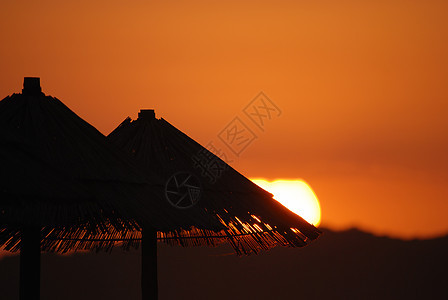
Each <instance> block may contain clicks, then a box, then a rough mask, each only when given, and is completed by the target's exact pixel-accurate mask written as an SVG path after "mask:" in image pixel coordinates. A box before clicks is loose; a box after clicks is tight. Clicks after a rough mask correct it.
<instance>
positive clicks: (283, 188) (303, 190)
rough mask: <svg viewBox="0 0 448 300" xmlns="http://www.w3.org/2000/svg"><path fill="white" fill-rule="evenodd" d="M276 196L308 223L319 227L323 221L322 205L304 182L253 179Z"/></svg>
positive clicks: (276, 198)
mask: <svg viewBox="0 0 448 300" xmlns="http://www.w3.org/2000/svg"><path fill="white" fill-rule="evenodd" d="M251 180H252V181H253V182H254V183H256V184H257V185H259V186H260V187H262V188H263V189H265V190H267V191H268V192H270V193H272V194H273V195H274V198H275V200H277V201H278V202H280V203H281V204H283V205H284V206H286V207H287V208H288V209H290V210H291V211H292V212H294V213H296V214H298V215H299V216H301V217H302V218H304V219H305V220H306V221H307V222H308V223H311V224H313V225H314V226H318V225H319V224H320V221H321V213H320V204H319V200H318V199H317V197H316V195H315V194H314V192H313V190H312V189H311V187H310V186H309V185H308V184H307V183H306V182H305V181H303V180H275V181H267V180H264V179H251Z"/></svg>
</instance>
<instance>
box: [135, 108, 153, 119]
mask: <svg viewBox="0 0 448 300" xmlns="http://www.w3.org/2000/svg"><path fill="white" fill-rule="evenodd" d="M138 118H139V119H141V120H153V119H155V118H156V113H155V112H154V109H140V112H139V113H138Z"/></svg>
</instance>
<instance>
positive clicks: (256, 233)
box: [108, 110, 320, 299]
mask: <svg viewBox="0 0 448 300" xmlns="http://www.w3.org/2000/svg"><path fill="white" fill-rule="evenodd" d="M108 138H109V140H110V141H111V142H112V143H114V144H116V145H118V146H120V147H122V148H123V149H126V150H128V151H129V152H130V153H133V154H134V156H135V158H136V160H137V161H138V163H139V165H140V166H141V167H143V168H144V169H145V171H147V172H149V173H152V172H155V173H157V174H158V175H159V176H160V177H161V178H163V179H164V180H165V181H166V185H165V193H166V194H165V196H166V199H165V201H166V202H169V203H170V204H171V205H172V212H173V215H172V216H170V222H169V223H167V224H165V225H164V226H157V227H156V230H157V232H158V233H157V237H158V239H159V240H161V241H164V242H166V243H169V244H179V245H182V246H190V245H216V244H218V243H222V242H229V243H230V244H231V245H232V247H233V248H234V249H235V251H236V253H237V254H248V253H251V252H258V251H259V250H263V249H270V248H272V247H274V246H277V245H281V246H289V247H302V246H305V245H307V244H308V243H309V242H310V241H312V240H314V239H316V238H317V237H318V236H319V234H320V231H319V230H318V229H317V228H315V227H314V226H312V225H310V224H309V223H307V222H306V221H305V220H304V219H302V218H301V217H299V216H298V215H296V214H294V213H293V212H291V211H290V210H289V209H287V208H285V207H284V206H283V205H281V204H280V203H279V202H277V201H276V200H274V199H273V196H272V194H270V193H268V192H266V191H265V190H263V189H262V188H260V187H259V186H257V185H256V184H254V183H253V182H252V181H250V180H249V179H247V178H246V177H244V176H243V175H241V174H240V173H238V172H237V171H236V170H235V169H233V168H232V167H230V166H229V165H228V164H226V163H225V162H224V161H223V160H222V159H220V158H219V157H217V156H216V155H214V154H213V153H211V152H210V151H209V150H207V149H206V148H204V147H203V146H201V145H200V144H198V143H197V142H195V141H194V140H193V139H191V138H190V137H188V136H187V135H186V134H184V133H183V132H181V131H179V130H178V129H176V128H175V127H174V126H172V125H171V124H170V123H168V122H167V121H166V120H164V119H163V118H162V119H156V118H155V114H154V111H153V110H142V111H140V113H139V116H138V119H137V120H134V121H132V120H131V119H130V118H127V119H126V120H124V121H123V122H122V123H121V124H120V125H119V126H118V127H117V128H116V129H115V130H114V131H113V132H112V133H110V135H109V136H108ZM212 175H213V176H212ZM143 232H144V233H145V231H143ZM145 239H146V240H148V241H151V242H148V243H151V245H152V248H151V250H148V251H145V247H143V250H142V251H143V252H142V255H143V257H142V260H143V261H145V260H151V262H152V265H151V264H148V265H143V269H142V292H143V297H144V299H157V279H156V275H157V271H156V269H157V265H156V254H155V253H156V250H155V249H156V248H155V247H156V240H155V236H154V235H153V236H151V237H145V235H143V245H145ZM151 256H152V258H150V257H151ZM151 268H152V271H151V270H150V269H151ZM145 274H148V276H145ZM146 297H148V298H146Z"/></svg>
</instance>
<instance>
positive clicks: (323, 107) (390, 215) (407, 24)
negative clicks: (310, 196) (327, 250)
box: [0, 0, 448, 238]
mask: <svg viewBox="0 0 448 300" xmlns="http://www.w3.org/2000/svg"><path fill="white" fill-rule="evenodd" d="M35 2H37V1H3V2H2V4H0V28H1V29H0V70H1V72H0V73H1V74H0V98H3V97H5V96H7V95H9V94H12V93H13V92H20V91H21V88H22V87H21V85H22V81H23V77H24V76H39V77H41V83H42V86H43V90H44V92H45V93H47V94H50V95H53V96H56V97H58V98H59V99H61V100H62V101H63V102H64V103H65V104H66V105H68V106H69V107H70V108H71V109H73V110H74V111H75V112H76V113H78V114H79V115H80V116H81V117H82V118H84V119H85V120H87V121H88V122H90V123H91V124H92V125H94V126H96V127H97V128H98V129H99V130H100V131H102V132H103V133H104V134H108V133H109V132H110V131H111V130H112V129H114V128H115V127H116V126H117V125H118V124H119V123H120V122H121V121H122V120H123V119H124V118H125V117H127V116H128V115H130V116H131V117H136V114H137V112H138V110H139V109H140V108H155V109H156V114H157V116H158V117H161V116H163V117H164V118H166V119H167V120H168V121H170V122H171V123H172V124H174V125H175V126H177V127H179V128H180V129H181V130H183V131H184V132H186V133H187V134H189V135H190V136H191V137H192V138H194V139H196V140H198V141H199V142H200V143H202V144H204V145H205V144H207V143H208V142H209V141H214V142H215V143H216V145H217V146H219V147H222V148H223V150H224V149H225V146H224V145H223V144H222V143H220V141H219V139H218V138H217V134H218V133H219V132H220V131H221V130H222V129H223V128H224V127H225V126H226V125H227V124H228V123H229V122H230V121H231V120H232V119H233V118H234V117H236V116H239V117H241V119H242V120H243V121H245V122H247V125H249V126H252V127H251V128H252V129H253V130H254V132H255V133H256V134H257V136H258V138H257V139H256V140H255V141H254V142H253V143H252V144H251V145H250V146H249V147H248V148H247V149H246V150H245V151H244V152H243V153H242V154H241V155H240V157H238V158H237V157H235V156H233V157H232V159H233V160H234V162H233V163H232V165H233V166H234V167H235V168H236V169H238V170H240V171H241V172H242V173H243V174H245V175H247V176H249V177H265V178H268V179H275V178H302V179H304V180H305V181H307V182H308V183H309V184H310V185H311V187H312V188H313V189H314V191H315V193H316V194H317V196H318V197H319V199H320V202H321V207H322V220H323V224H322V225H324V226H325V225H326V226H330V227H333V228H343V227H347V226H351V225H357V226H360V227H362V228H363V229H368V230H372V231H374V232H375V233H378V234H388V235H392V236H399V237H405V238H409V237H416V236H417V237H428V236H435V235H439V234H442V233H446V232H448V218H447V217H446V216H447V215H448V201H447V198H448V184H447V181H448V159H447V153H448V135H447V129H448V119H447V118H446V112H447V111H448V101H447V100H448V87H447V84H446V79H447V78H448V56H447V55H446V53H448V21H447V19H446V12H447V11H448V3H447V2H446V1H442V0H441V1H431V0H430V1H411V0H409V1H404V0H403V1H395V0H390V1H357V0H347V1H329V0H328V1H267V0H264V1H233V0H232V1H194V0H190V1H157V2H156V1H116V0H112V1H110V0H109V1H103V0H102V1H54V0H53V1H50V0H47V1H39V4H37V3H35ZM91 2H95V3H91ZM260 91H264V92H265V93H266V95H267V96H268V97H270V98H271V99H272V100H273V101H274V102H275V104H277V105H278V107H279V108H280V109H281V111H282V114H281V115H280V116H279V117H278V118H274V119H273V120H270V121H269V122H267V123H266V126H265V128H264V132H262V131H260V130H259V129H257V128H256V127H254V124H253V123H250V121H249V120H248V119H247V118H246V117H245V116H244V113H243V111H242V110H243V108H244V107H245V106H246V105H247V104H248V103H249V102H250V101H251V100H252V99H253V98H254V97H255V96H256V95H257V94H258V93H259V92H260ZM226 151H227V152H228V153H229V155H230V154H231V152H230V151H229V150H226Z"/></svg>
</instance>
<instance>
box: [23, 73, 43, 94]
mask: <svg viewBox="0 0 448 300" xmlns="http://www.w3.org/2000/svg"><path fill="white" fill-rule="evenodd" d="M22 94H28V95H29V94H43V93H42V89H41V87H40V78H39V77H25V78H24V79H23V89H22Z"/></svg>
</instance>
